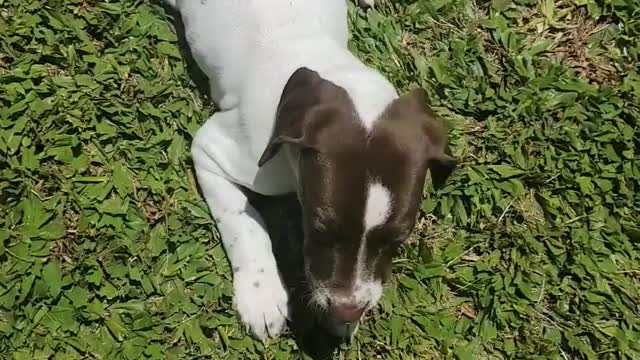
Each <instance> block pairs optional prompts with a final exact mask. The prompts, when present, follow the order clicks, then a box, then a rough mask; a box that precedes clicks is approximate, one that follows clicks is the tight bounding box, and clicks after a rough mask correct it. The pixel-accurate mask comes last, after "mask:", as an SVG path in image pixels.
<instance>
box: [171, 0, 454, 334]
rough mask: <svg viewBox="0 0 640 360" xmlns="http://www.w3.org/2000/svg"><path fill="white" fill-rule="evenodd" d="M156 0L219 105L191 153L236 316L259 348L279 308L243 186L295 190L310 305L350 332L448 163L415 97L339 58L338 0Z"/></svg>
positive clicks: (260, 226) (282, 309)
mask: <svg viewBox="0 0 640 360" xmlns="http://www.w3.org/2000/svg"><path fill="white" fill-rule="evenodd" d="M166 1H167V2H169V3H170V5H172V6H173V7H174V8H175V9H177V10H178V12H179V13H180V14H181V17H182V20H183V22H184V26H185V35H186V39H187V41H188V43H189V46H190V47H191V51H192V54H193V56H194V59H195V60H196V62H197V63H198V65H199V66H200V67H201V68H202V70H203V71H204V72H205V73H206V74H207V75H208V77H209V80H210V85H211V95H212V98H213V100H214V101H215V103H216V104H217V105H218V108H219V111H218V112H216V113H215V114H214V115H213V116H211V118H210V119H208V120H207V121H206V123H205V124H204V125H203V126H202V128H201V129H199V130H198V132H197V134H196V135H195V138H194V140H193V144H192V147H191V153H192V157H193V161H194V164H195V171H196V176H197V179H198V183H199V185H200V187H201V189H202V193H203V195H204V197H205V200H206V202H207V204H208V206H209V209H210V211H211V213H212V215H213V217H214V219H215V221H216V224H217V227H218V230H219V232H220V234H221V237H222V241H223V244H224V247H225V250H226V252H227V255H228V258H229V261H230V263H231V265H232V268H233V287H234V303H235V306H236V308H237V310H238V312H239V314H240V318H241V319H242V322H243V323H244V324H245V325H247V326H248V327H249V328H250V330H251V331H252V332H253V333H254V334H255V335H256V336H257V337H258V338H260V339H262V340H265V339H266V338H268V337H274V336H277V335H278V334H279V333H280V332H281V331H282V330H283V328H284V326H285V323H286V319H287V317H288V311H289V310H288V295H287V291H286V290H285V287H284V286H283V283H282V280H281V277H280V274H279V273H278V268H277V266H276V261H275V258H274V255H273V252H272V249H271V241H270V238H269V235H268V234H267V232H266V230H265V226H264V223H263V220H262V218H261V217H260V215H259V214H258V213H257V211H256V210H255V209H254V208H253V207H252V206H251V205H250V204H249V202H248V200H247V195H246V194H245V190H247V189H248V190H251V191H253V192H257V193H259V194H263V195H281V194H285V193H293V192H295V193H297V195H298V199H299V201H300V204H301V208H302V217H303V226H304V240H303V241H304V244H303V252H304V264H305V272H306V274H305V275H306V279H307V281H308V283H309V287H310V289H311V296H310V299H311V301H312V302H313V305H315V307H317V308H318V309H319V310H320V311H319V314H321V315H322V316H321V319H323V323H324V324H325V325H326V326H327V328H328V329H329V330H330V331H331V332H332V333H334V334H335V335H338V336H350V335H353V333H354V331H355V329H356V328H357V324H358V323H359V320H360V318H361V316H362V314H363V313H364V312H366V311H367V310H368V309H371V308H372V307H373V306H374V305H375V304H376V303H377V302H378V300H379V299H380V297H381V295H382V289H383V284H384V283H385V280H386V279H387V278H388V276H389V273H390V269H391V260H392V257H393V256H394V254H395V253H396V252H397V250H398V247H399V246H400V244H401V243H402V242H403V241H404V240H405V239H406V238H407V237H408V236H409V234H410V233H411V231H412V229H413V227H414V224H415V219H416V216H417V213H418V206H419V202H420V199H421V195H422V190H423V186H424V181H425V176H426V173H427V171H428V170H430V172H431V177H432V179H433V181H434V184H435V185H440V184H442V183H443V182H444V181H445V179H446V178H447V177H448V176H449V175H450V174H451V172H452V171H453V169H454V168H455V165H456V161H455V160H454V159H453V158H451V157H449V156H448V155H446V154H445V148H446V145H447V144H446V135H445V132H444V130H443V128H442V126H441V125H440V123H439V122H438V120H437V119H436V116H435V115H434V114H433V113H432V112H431V111H430V109H429V108H428V105H427V100H428V99H427V98H426V94H425V92H424V91H423V90H414V91H412V92H409V93H407V94H404V95H402V96H400V95H398V93H397V92H396V90H395V89H394V87H393V86H392V85H391V84H390V82H389V81H387V80H386V79H385V78H384V77H383V76H381V75H380V74H379V73H378V72H376V71H375V70H373V69H372V68H370V67H368V66H366V65H364V64H363V63H362V62H361V61H360V60H358V59H357V58H356V57H355V56H354V55H352V54H351V53H350V52H349V50H348V49H347V39H348V30H347V5H346V3H345V0H322V1H319V0H166ZM360 2H361V3H364V4H369V5H370V4H371V3H372V1H371V0H360Z"/></svg>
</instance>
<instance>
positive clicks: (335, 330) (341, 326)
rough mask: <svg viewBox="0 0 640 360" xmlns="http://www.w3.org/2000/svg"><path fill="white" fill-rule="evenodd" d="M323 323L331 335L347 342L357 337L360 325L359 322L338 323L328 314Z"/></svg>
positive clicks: (322, 320)
mask: <svg viewBox="0 0 640 360" xmlns="http://www.w3.org/2000/svg"><path fill="white" fill-rule="evenodd" d="M321 323H322V325H323V326H324V328H325V329H326V330H327V331H328V332H329V333H330V334H331V335H333V336H335V337H339V338H342V339H347V340H351V339H352V338H353V336H355V334H356V332H357V331H358V326H359V325H360V321H359V320H358V321H357V322H352V323H344V322H339V321H336V320H335V319H333V318H331V317H330V316H327V315H326V314H325V315H324V316H323V318H322V319H321Z"/></svg>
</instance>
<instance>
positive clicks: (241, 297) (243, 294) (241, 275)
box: [233, 267, 289, 341]
mask: <svg viewBox="0 0 640 360" xmlns="http://www.w3.org/2000/svg"><path fill="white" fill-rule="evenodd" d="M233 287H234V290H235V299H234V301H235V304H236V308H237V309H238V312H239V313H240V319H241V320H242V322H243V323H244V324H245V325H246V326H248V327H249V329H250V330H251V332H252V333H253V334H255V335H256V336H257V337H258V338H259V339H260V340H262V341H265V340H266V339H267V338H269V337H272V338H273V337H277V336H278V335H280V333H281V332H282V330H283V329H284V326H285V324H286V321H287V318H288V317H289V311H288V300H289V297H288V295H287V291H286V290H285V288H284V286H283V285H282V281H281V280H280V276H279V275H278V272H277V271H276V270H275V269H268V268H267V267H264V268H257V269H256V270H242V269H238V271H237V272H236V273H235V274H234V280H233Z"/></svg>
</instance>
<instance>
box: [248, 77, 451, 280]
mask: <svg viewBox="0 0 640 360" xmlns="http://www.w3.org/2000/svg"><path fill="white" fill-rule="evenodd" d="M427 103H428V99H427V97H426V93H425V92H424V91H423V90H414V91H412V92H410V93H408V94H406V95H403V96H401V97H399V98H398V99H396V100H395V101H393V102H392V103H390V104H389V105H388V106H387V108H386V110H385V111H384V112H383V113H382V114H381V115H380V117H379V119H378V120H377V121H376V123H375V125H374V127H373V129H371V130H370V131H367V129H366V128H365V127H364V126H363V125H362V122H361V120H360V119H359V116H358V113H357V111H356V109H355V107H354V105H353V102H352V101H351V99H350V97H349V94H348V93H347V92H346V91H345V90H344V89H343V88H341V87H339V86H337V85H335V84H333V83H332V82H330V81H327V80H324V79H322V78H321V77H320V76H319V75H318V74H317V73H316V72H314V71H311V70H309V69H305V68H301V69H298V70H297V71H296V72H294V73H293V75H292V76H291V78H290V79H289V81H288V82H287V84H286V86H285V88H284V90H283V93H282V96H281V99H280V104H279V106H278V111H277V117H276V122H275V126H274V130H273V135H272V137H271V139H270V141H269V144H268V145H267V147H266V149H265V151H264V153H263V155H262V157H261V159H260V161H259V165H263V164H264V163H266V162H267V161H269V159H271V158H272V157H273V156H275V154H276V153H277V151H278V150H279V148H280V147H281V146H282V145H283V144H286V145H289V146H291V149H292V150H293V151H292V154H293V156H294V157H295V158H296V161H297V166H298V169H297V170H298V176H299V189H298V196H299V199H300V202H301V205H302V213H303V226H304V232H305V242H304V254H305V264H306V267H307V270H308V272H309V273H310V274H309V275H310V277H311V280H312V282H316V283H322V284H324V285H325V286H328V287H329V288H331V289H351V288H352V287H353V285H354V281H355V279H354V274H355V273H356V272H357V262H358V261H360V262H362V263H363V265H362V266H361V267H363V269H362V270H364V272H366V273H367V274H369V275H372V276H373V277H375V278H376V279H380V280H383V279H386V277H387V275H388V274H389V271H390V267H391V259H392V257H393V256H394V255H395V253H396V250H397V248H398V246H399V245H400V244H401V243H402V242H403V241H404V240H405V239H406V238H407V237H408V236H409V234H410V233H411V231H412V229H413V227H414V224H415V220H416V215H417V212H418V206H419V202H420V199H421V196H422V190H423V186H424V180H425V175H426V173H427V171H430V172H431V176H432V179H433V182H434V185H435V186H441V185H442V184H443V183H444V181H445V180H446V178H447V177H448V176H449V175H450V174H451V172H452V171H453V169H454V168H455V165H456V161H455V160H454V159H452V158H451V157H449V156H448V155H446V154H445V150H446V145H447V141H446V133H445V131H444V129H443V127H442V126H441V124H440V123H439V121H438V120H437V118H436V116H435V114H433V112H431V110H430V109H429V107H428V105H427ZM371 183H378V184H380V185H382V186H383V187H384V188H385V189H388V191H389V193H390V196H391V203H392V205H391V208H390V209H389V212H388V216H387V218H386V221H385V223H384V224H381V225H379V226H376V227H374V228H373V229H370V231H369V232H368V233H367V234H365V224H364V215H365V210H366V209H365V208H366V205H367V204H366V203H367V196H368V194H367V191H368V189H369V186H370V184H371ZM363 241H365V242H366V243H365V245H366V246H365V247H364V251H361V244H362V242H363ZM360 255H362V256H363V257H362V258H360Z"/></svg>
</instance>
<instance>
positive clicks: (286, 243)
mask: <svg viewBox="0 0 640 360" xmlns="http://www.w3.org/2000/svg"><path fill="white" fill-rule="evenodd" d="M251 203H252V205H253V206H254V207H255V208H256V209H257V210H258V211H259V212H260V214H261V215H262V217H263V219H264V221H265V223H266V226H267V230H268V231H269V235H270V236H271V241H272V244H273V252H274V254H275V256H276V260H277V262H278V268H279V269H280V273H281V274H282V277H283V280H284V282H285V285H286V286H287V288H288V290H289V298H290V303H291V311H292V313H291V314H290V315H291V322H290V324H289V327H290V330H291V333H292V335H293V338H294V340H295V341H296V344H297V345H298V347H299V348H300V349H301V350H302V351H303V352H304V353H306V354H307V355H308V356H310V357H312V358H313V359H323V360H324V359H331V358H332V355H333V354H334V352H335V351H336V349H337V348H338V347H339V346H340V344H341V340H340V339H339V338H336V337H334V336H332V335H330V334H329V333H328V332H327V331H326V330H325V329H324V327H322V326H321V324H320V323H319V322H318V320H317V318H316V316H315V315H314V311H313V309H312V308H310V307H309V301H308V300H309V298H308V294H309V291H308V287H307V285H306V281H305V272H304V262H303V254H302V242H303V236H304V235H303V231H302V221H301V220H302V219H301V210H300V204H299V203H298V199H297V198H296V196H295V195H285V196H279V197H265V196H259V195H253V197H252V199H251Z"/></svg>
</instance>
